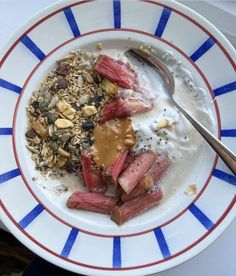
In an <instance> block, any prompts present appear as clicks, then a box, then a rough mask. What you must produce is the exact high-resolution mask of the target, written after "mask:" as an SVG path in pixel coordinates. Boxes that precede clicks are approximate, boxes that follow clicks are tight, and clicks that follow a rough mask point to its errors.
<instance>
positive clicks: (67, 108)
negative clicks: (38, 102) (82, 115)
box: [57, 101, 76, 120]
mask: <svg viewBox="0 0 236 276" xmlns="http://www.w3.org/2000/svg"><path fill="white" fill-rule="evenodd" d="M57 109H58V110H59V111H60V112H61V113H62V114H63V115H64V116H65V117H67V118H68V119H70V120H73V118H74V116H75V112H76V110H75V109H74V108H72V107H71V105H70V104H68V103H67V102H65V101H60V102H58V103H57Z"/></svg>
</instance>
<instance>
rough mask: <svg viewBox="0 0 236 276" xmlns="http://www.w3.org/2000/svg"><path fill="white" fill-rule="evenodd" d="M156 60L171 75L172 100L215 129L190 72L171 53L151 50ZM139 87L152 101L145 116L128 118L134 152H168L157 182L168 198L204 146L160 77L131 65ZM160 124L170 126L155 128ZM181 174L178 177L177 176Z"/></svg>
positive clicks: (206, 103) (137, 63) (208, 110)
mask: <svg viewBox="0 0 236 276" xmlns="http://www.w3.org/2000/svg"><path fill="white" fill-rule="evenodd" d="M154 54H155V55H156V56H158V57H159V58H160V59H161V60H162V61H163V62H164V63H165V64H166V65H167V67H168V68H169V69H170V71H171V72H173V76H174V79H175V96H176V99H177V100H178V101H179V102H180V103H181V104H182V105H183V106H184V107H185V108H186V110H188V111H189V112H190V113H191V114H192V115H193V116H194V117H195V118H196V119H198V120H199V121H200V122H201V123H202V124H203V125H205V126H206V127H207V128H208V129H209V130H211V131H213V130H214V129H215V123H214V120H213V114H212V113H211V111H210V110H211V109H209V108H208V106H209V105H210V104H212V101H209V100H207V99H209V98H207V97H206V95H207V94H206V93H207V92H206V91H205V90H203V89H202V88H200V87H198V85H197V84H196V83H195V80H194V79H193V76H192V74H191V72H190V71H188V70H187V69H186V68H185V67H184V66H183V65H182V63H181V61H179V60H177V59H176V58H175V57H174V55H173V53H172V52H165V51H162V50H159V49H158V50H155V51H154ZM132 62H134V63H135V64H136V65H134V66H135V69H136V71H137V72H138V77H139V80H140V86H141V87H142V88H143V89H144V90H145V91H147V92H146V93H147V94H146V93H145V94H144V95H146V96H148V97H149V98H150V99H151V100H152V101H153V108H152V110H150V111H149V112H146V113H142V114H137V115H134V116H133V117H132V120H133V127H134V129H135V130H136V135H137V145H136V146H135V147H134V152H136V153H138V152H139V151H140V150H141V149H143V148H146V149H151V150H153V151H154V152H156V153H161V152H169V153H170V156H171V157H172V159H173V165H172V167H171V168H170V169H169V170H168V173H166V175H165V176H164V177H162V179H161V182H160V184H161V186H162V188H163V189H164V191H165V192H166V194H168V195H169V196H171V194H172V193H171V191H172V192H173V191H174V190H175V189H176V186H178V185H181V182H182V180H183V179H184V178H185V177H187V174H188V171H189V168H193V167H194V163H195V162H196V160H197V158H198V153H200V151H201V147H202V146H203V144H204V143H205V142H204V140H203V139H202V138H201V136H200V135H199V134H198V132H197V131H196V130H195V129H194V127H193V126H192V125H191V124H190V123H189V122H188V121H187V120H186V119H185V117H184V116H183V115H182V114H181V113H180V112H179V111H178V110H177V108H176V107H175V106H174V104H173V103H172V102H171V101H170V99H169V94H168V91H167V88H166V85H165V83H164V81H163V79H162V78H161V76H160V75H159V74H158V73H157V71H154V70H153V69H152V68H151V67H150V66H148V65H145V64H144V65H143V64H141V63H140V62H137V61H136V62H135V60H133V59H132ZM163 120H167V122H168V123H169V124H170V125H171V126H167V127H164V128H161V129H159V130H157V129H158V126H159V125H160V123H162V122H163ZM180 172H181V173H180Z"/></svg>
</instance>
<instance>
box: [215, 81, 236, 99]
mask: <svg viewBox="0 0 236 276" xmlns="http://www.w3.org/2000/svg"><path fill="white" fill-rule="evenodd" d="M234 90H236V81H234V82H231V83H228V84H225V85H223V86H221V87H218V88H216V89H214V90H213V92H214V94H215V96H220V95H222V94H225V93H228V92H232V91H234Z"/></svg>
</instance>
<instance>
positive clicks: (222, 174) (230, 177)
mask: <svg viewBox="0 0 236 276" xmlns="http://www.w3.org/2000/svg"><path fill="white" fill-rule="evenodd" d="M212 175H214V176H215V177H217V178H219V179H221V180H224V181H225V182H228V183H229V184H232V185H234V186H236V176H233V175H231V174H228V173H226V172H223V171H220V170H217V169H214V171H213V173H212Z"/></svg>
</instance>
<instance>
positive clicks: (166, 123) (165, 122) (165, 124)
mask: <svg viewBox="0 0 236 276" xmlns="http://www.w3.org/2000/svg"><path fill="white" fill-rule="evenodd" d="M165 127H173V124H172V123H171V122H170V121H169V120H168V119H163V120H162V121H161V122H160V123H159V124H158V126H157V130H159V129H162V128H165Z"/></svg>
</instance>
